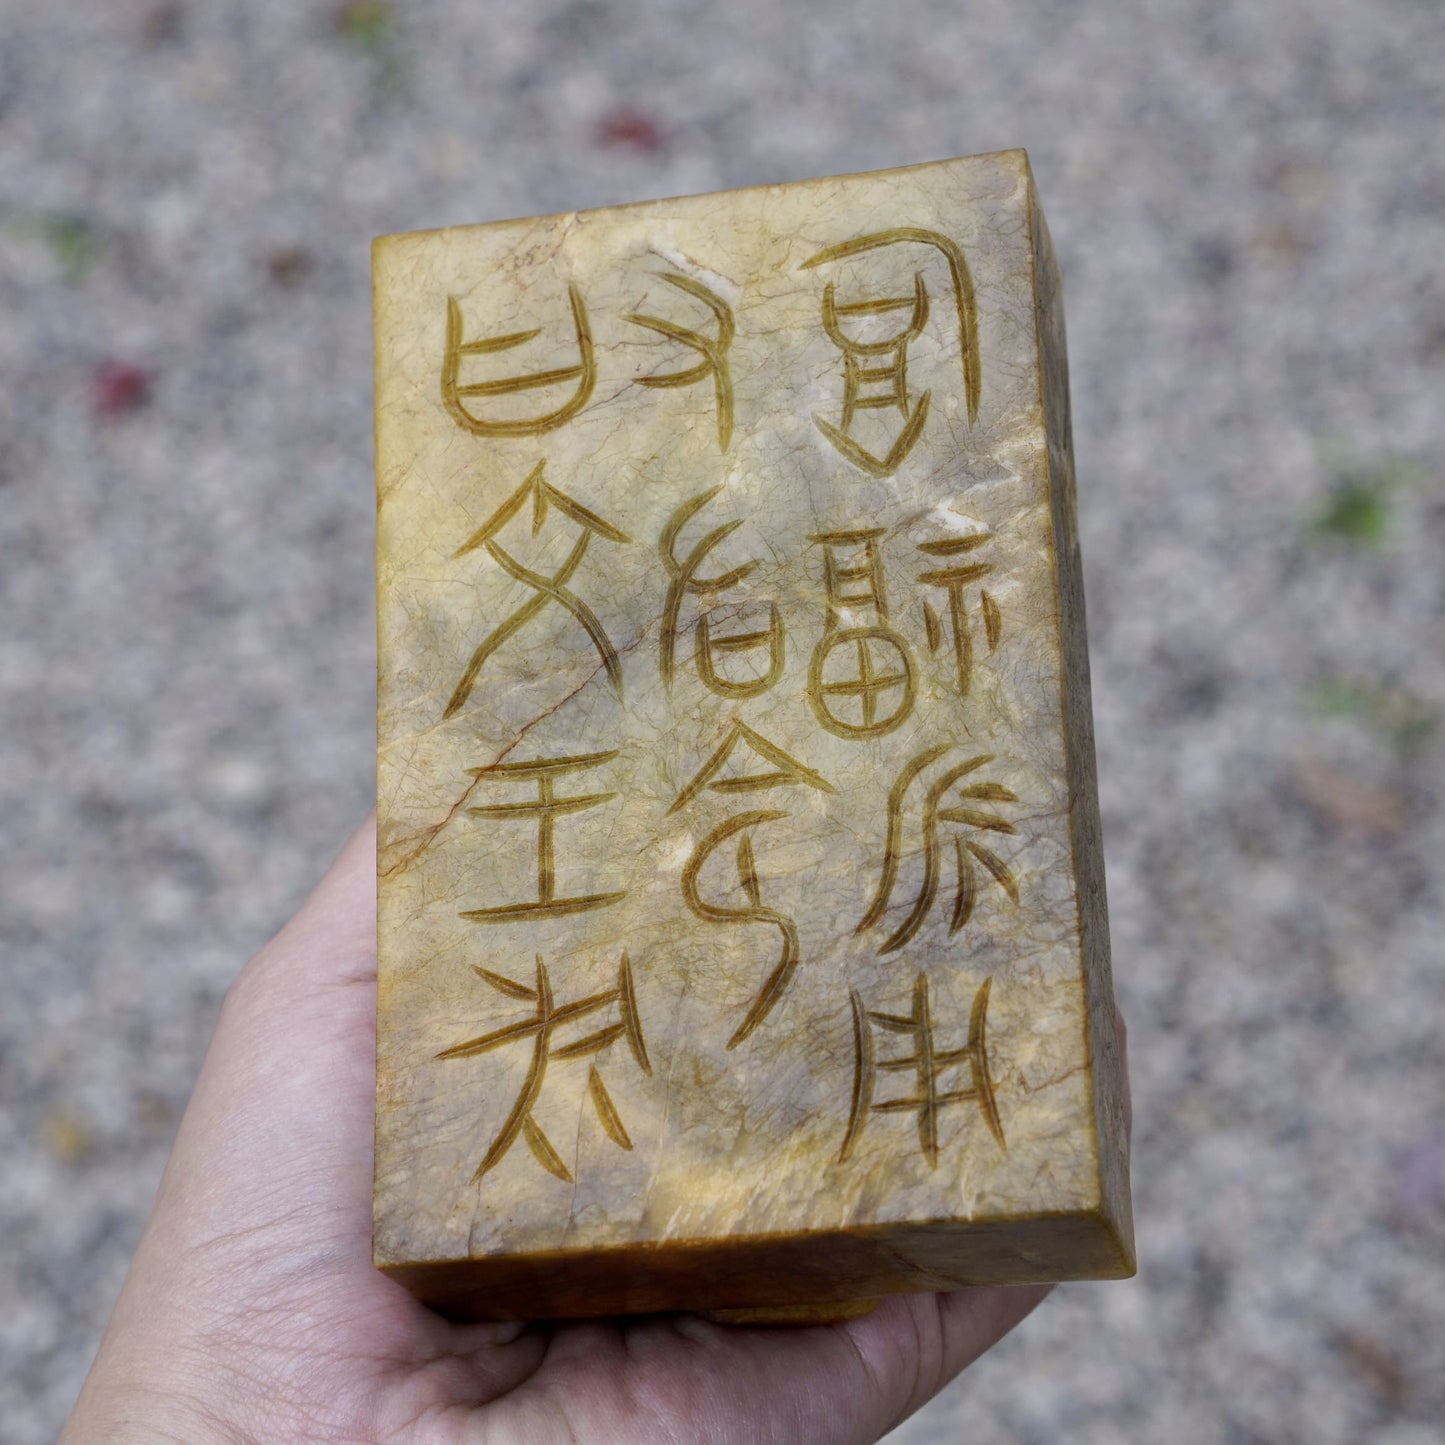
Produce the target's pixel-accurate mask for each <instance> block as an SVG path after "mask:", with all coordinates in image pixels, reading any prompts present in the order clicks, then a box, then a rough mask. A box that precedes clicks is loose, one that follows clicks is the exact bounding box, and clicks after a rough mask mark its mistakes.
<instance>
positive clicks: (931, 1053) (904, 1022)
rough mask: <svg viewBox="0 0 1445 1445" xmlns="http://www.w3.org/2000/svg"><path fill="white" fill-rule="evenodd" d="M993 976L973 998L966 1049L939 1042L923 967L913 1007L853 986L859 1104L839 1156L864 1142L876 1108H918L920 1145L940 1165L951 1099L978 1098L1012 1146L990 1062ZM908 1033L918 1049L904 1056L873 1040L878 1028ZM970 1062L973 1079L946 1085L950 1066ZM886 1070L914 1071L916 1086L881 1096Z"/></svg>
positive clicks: (994, 1129)
mask: <svg viewBox="0 0 1445 1445" xmlns="http://www.w3.org/2000/svg"><path fill="white" fill-rule="evenodd" d="M992 982H993V980H992V979H984V981H983V982H982V983H981V984H980V985H979V988H978V992H977V993H976V994H975V995H974V999H973V1012H972V1016H971V1018H970V1020H969V1028H968V1043H967V1044H965V1045H964V1046H963V1048H961V1049H949V1050H942V1049H940V1048H938V1046H937V1044H936V1042H935V1040H934V1034H933V1017H932V1014H931V1013H930V1011H929V1003H928V979H927V978H926V977H925V976H924V975H923V974H922V973H920V974H919V975H918V977H917V979H915V981H914V984H913V1009H912V1012H910V1013H907V1014H891V1013H884V1012H881V1011H880V1010H877V1009H870V1008H868V1007H866V1006H865V1005H864V1003H863V999H862V997H861V996H860V994H859V993H858V990H857V989H849V990H848V993H849V996H850V998H851V999H852V1003H853V1054H854V1071H853V1108H852V1111H851V1113H850V1114H849V1116H848V1132H847V1134H846V1135H845V1136H844V1139H843V1148H842V1150H841V1151H840V1152H839V1155H838V1162H839V1163H840V1164H842V1163H844V1162H845V1161H846V1160H847V1159H848V1157H849V1155H851V1154H852V1152H853V1149H854V1146H855V1145H856V1144H857V1143H858V1140H859V1137H860V1136H861V1135H862V1133H863V1129H864V1127H865V1126H866V1125H867V1123H868V1116H869V1115H870V1114H912V1115H913V1116H914V1119H915V1121H916V1124H917V1129H918V1147H919V1149H920V1150H922V1152H923V1155H924V1157H925V1158H926V1159H927V1160H928V1162H929V1164H930V1165H931V1166H932V1167H933V1168H935V1169H936V1168H937V1167H938V1115H939V1111H940V1110H942V1109H945V1108H947V1107H948V1106H949V1105H951V1104H966V1103H976V1104H977V1105H978V1107H979V1112H980V1113H982V1115H983V1117H984V1120H985V1122H986V1123H987V1124H988V1129H989V1133H991V1134H992V1135H993V1137H994V1138H995V1139H996V1140H997V1141H998V1146H999V1148H1000V1149H1003V1150H1005V1151H1007V1148H1008V1146H1007V1144H1006V1143H1005V1142H1004V1134H1003V1124H1002V1122H1001V1121H1000V1119H999V1115H998V1104H997V1101H996V1100H995V1098H994V1087H993V1077H992V1075H991V1074H990V1072H989V1063H988V1032H987V1026H988V995H989V988H990V985H991V984H992ZM875 1028H878V1029H882V1030H883V1031H884V1032H885V1033H894V1034H903V1035H905V1036H906V1037H907V1038H908V1039H909V1040H910V1042H911V1043H912V1046H913V1052H912V1053H910V1054H905V1055H903V1056H902V1057H893V1058H879V1057H878V1055H877V1052H876V1046H875V1044H874V1041H873V1030H874V1029H875ZM963 1064H967V1065H968V1067H969V1070H970V1073H971V1074H972V1083H971V1085H969V1086H966V1087H963V1088H954V1089H948V1088H944V1089H940V1088H939V1080H940V1077H941V1076H942V1075H943V1074H944V1073H945V1071H946V1070H949V1069H954V1068H958V1067H960V1066H961V1065H963ZM880 1073H911V1074H912V1075H913V1078H914V1089H915V1092H914V1093H912V1094H906V1095H904V1096H903V1097H901V1098H894V1099H882V1100H875V1098H874V1092H875V1089H876V1087H877V1083H878V1075H879V1074H880Z"/></svg>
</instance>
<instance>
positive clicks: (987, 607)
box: [918, 532, 1003, 697]
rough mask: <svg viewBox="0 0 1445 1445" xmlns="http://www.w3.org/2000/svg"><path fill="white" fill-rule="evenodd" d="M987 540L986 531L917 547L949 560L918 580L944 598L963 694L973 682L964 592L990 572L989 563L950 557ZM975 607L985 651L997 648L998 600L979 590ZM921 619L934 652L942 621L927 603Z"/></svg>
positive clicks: (999, 628)
mask: <svg viewBox="0 0 1445 1445" xmlns="http://www.w3.org/2000/svg"><path fill="white" fill-rule="evenodd" d="M988 541H989V534H988V533H987V532H983V533H978V534H976V535H974V536H971V537H950V538H949V539H948V540H947V541H943V542H921V543H919V546H918V550H919V551H920V552H922V553H923V554H924V555H925V556H928V557H938V558H946V559H950V560H947V561H945V562H944V564H943V565H942V566H941V567H936V568H933V569H932V570H930V571H927V572H920V573H919V574H918V580H919V581H920V582H923V583H925V584H927V585H928V586H930V587H941V588H942V589H943V590H944V592H945V594H946V595H947V598H948V626H949V631H950V632H951V633H952V635H953V662H954V669H955V672H956V675H957V678H958V690H959V692H960V694H961V695H962V696H964V697H967V696H968V690H969V687H970V685H971V684H972V682H973V632H972V623H971V620H970V618H969V612H968V605H967V602H966V600H965V596H964V594H965V592H966V591H967V589H968V588H969V587H970V586H972V585H973V583H975V582H977V581H979V580H981V579H982V578H984V577H987V576H988V574H989V573H990V572H992V571H993V565H992V564H991V563H989V562H954V561H952V560H951V559H952V558H954V557H957V556H958V555H959V554H960V553H968V552H972V551H974V550H975V549H977V548H979V547H982V546H983V545H984V544H985V543H986V542H988ZM978 600H979V610H980V612H981V613H982V616H983V630H984V637H985V639H986V640H987V643H988V650H989V653H990V654H992V653H993V652H994V651H995V649H996V648H997V647H998V643H999V637H1000V636H1001V634H1002V630H1003V623H1002V620H1001V618H1000V616H999V610H998V603H997V602H995V601H994V599H993V596H992V595H991V594H990V593H989V591H988V590H987V588H981V589H980V590H979V597H978ZM923 620H924V623H925V625H926V627H927V629H928V650H929V651H930V652H937V651H938V649H939V647H940V646H941V645H942V642H943V621H942V619H941V618H940V616H939V614H938V612H937V611H936V610H935V609H934V608H933V607H932V605H931V604H929V603H926V602H925V603H924V604H923Z"/></svg>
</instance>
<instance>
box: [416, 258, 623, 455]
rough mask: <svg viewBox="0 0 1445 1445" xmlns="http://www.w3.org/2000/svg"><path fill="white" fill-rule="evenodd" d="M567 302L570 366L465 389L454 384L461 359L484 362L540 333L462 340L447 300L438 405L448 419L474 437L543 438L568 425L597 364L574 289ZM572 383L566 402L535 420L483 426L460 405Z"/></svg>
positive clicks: (453, 305)
mask: <svg viewBox="0 0 1445 1445" xmlns="http://www.w3.org/2000/svg"><path fill="white" fill-rule="evenodd" d="M567 299H568V301H569V302H570V303H571V307H572V325H573V328H574V330H575V332H576V336H577V353H578V357H579V360H578V362H577V365H576V366H565V367H559V368H555V369H553V370H549V371H534V372H529V373H527V374H526V375H523V376H514V377H504V378H502V379H501V380H498V381H482V382H476V383H474V384H472V385H470V386H463V385H461V383H460V377H461V366H462V359H463V357H467V356H486V355H490V354H493V353H495V352H498V351H508V350H510V349H511V348H512V347H514V346H521V345H522V344H523V343H524V342H527V341H531V340H532V339H533V338H535V337H537V336H539V335H541V329H540V328H536V329H533V330H531V331H514V332H511V333H510V334H508V335H506V336H492V337H487V338H484V339H483V340H481V341H465V340H463V328H462V308H461V303H460V302H459V301H458V300H457V298H456V297H455V296H449V297H447V337H446V350H445V353H444V355H443V358H442V400H443V402H445V404H446V409H447V410H448V411H449V412H450V413H451V415H452V419H453V420H454V421H455V422H456V423H457V425H458V426H460V427H464V428H465V429H466V430H467V431H469V432H473V433H474V434H475V435H477V436H486V437H518V436H536V435H539V434H540V433H542V432H549V431H551V430H553V429H554V428H555V427H559V426H561V425H562V424H563V423H564V422H567V421H570V420H571V418H572V417H574V416H576V415H577V413H578V412H579V411H581V410H582V408H583V407H584V406H586V405H587V399H588V398H589V397H590V396H591V395H592V388H593V387H594V386H595V385H596V384H597V359H596V356H595V354H594V349H593V345H592V328H591V326H590V324H589V323H588V320H587V303H586V302H585V301H584V300H583V299H582V293H581V292H580V291H579V290H578V289H577V287H576V286H568V288H567ZM566 381H575V382H576V383H577V385H576V388H575V389H574V391H573V393H572V395H571V397H570V398H569V399H568V400H567V401H565V402H563V403H562V405H561V406H558V407H555V408H554V409H553V410H551V411H548V412H543V413H542V415H541V416H536V417H529V418H524V419H515V418H514V419H512V420H508V421H485V420H484V419H483V418H481V417H479V416H476V415H475V414H474V413H472V412H471V411H469V410H468V409H467V407H466V405H465V401H466V399H467V398H468V397H479V398H480V397H489V396H508V395H512V394H514V393H516V392H520V391H532V390H535V389H537V388H540V387H548V386H555V385H557V384H559V383H561V382H566Z"/></svg>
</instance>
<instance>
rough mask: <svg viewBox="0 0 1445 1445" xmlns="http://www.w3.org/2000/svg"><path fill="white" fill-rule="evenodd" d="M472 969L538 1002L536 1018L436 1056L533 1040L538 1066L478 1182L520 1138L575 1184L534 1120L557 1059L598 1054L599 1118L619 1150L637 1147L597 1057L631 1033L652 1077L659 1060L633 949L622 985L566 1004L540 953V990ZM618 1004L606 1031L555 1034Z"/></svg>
mask: <svg viewBox="0 0 1445 1445" xmlns="http://www.w3.org/2000/svg"><path fill="white" fill-rule="evenodd" d="M472 972H473V973H475V974H476V975H477V977H478V978H480V979H482V980H483V981H484V982H485V983H487V984H489V985H490V986H491V987H492V988H494V989H495V990H496V991H497V992H498V993H500V994H504V995H505V996H506V997H507V998H514V999H519V1000H524V1001H526V1002H528V1003H530V1004H531V1005H532V1006H533V1013H532V1016H531V1017H530V1018H525V1019H522V1020H521V1021H520V1022H519V1023H514V1024H508V1025H507V1026H506V1027H505V1028H500V1029H495V1030H493V1031H492V1032H491V1033H487V1034H483V1035H481V1037H480V1038H475V1039H468V1040H467V1041H466V1042H465V1043H461V1044H454V1045H453V1046H452V1047H451V1048H449V1049H443V1050H442V1051H441V1053H439V1054H438V1055H437V1056H436V1057H437V1058H438V1059H470V1058H474V1057H475V1056H476V1055H478V1054H485V1053H488V1052H490V1051H491V1050H492V1049H498V1048H502V1047H503V1046H505V1045H507V1044H512V1043H518V1042H520V1041H521V1040H523V1039H531V1041H532V1064H531V1067H530V1068H529V1069H528V1071H527V1079H526V1082H525V1083H524V1084H523V1085H522V1092H521V1093H520V1094H519V1095H518V1097H517V1101H516V1103H515V1104H513V1106H512V1109H511V1112H510V1113H509V1114H508V1115H507V1119H506V1122H505V1123H504V1124H503V1125H502V1128H501V1131H500V1132H499V1133H498V1135H497V1137H496V1139H494V1140H493V1141H492V1147H491V1148H490V1149H488V1150H487V1152H486V1156H485V1157H484V1158H483V1160H482V1162H481V1163H480V1164H479V1165H478V1166H477V1172H476V1173H475V1174H473V1175H472V1183H473V1184H475V1183H476V1182H477V1180H479V1179H480V1178H481V1177H482V1176H483V1175H484V1174H486V1173H487V1172H488V1171H489V1170H491V1169H494V1168H495V1167H496V1166H497V1165H498V1164H500V1163H501V1162H502V1159H503V1158H504V1157H505V1156H506V1153H507V1151H508V1150H509V1149H510V1148H511V1147H512V1145H513V1144H515V1143H516V1142H517V1139H518V1138H519V1137H521V1138H524V1139H525V1140H526V1141H527V1147H528V1148H529V1149H530V1150H531V1151H532V1156H533V1157H534V1158H535V1159H536V1161H537V1162H538V1163H539V1164H540V1165H541V1166H542V1167H543V1168H544V1169H545V1170H546V1171H547V1172H548V1173H549V1174H555V1175H556V1176H557V1178H558V1179H561V1180H563V1181H564V1182H565V1183H568V1184H570V1183H571V1182H572V1173H571V1170H569V1169H568V1168H567V1166H566V1164H564V1163H563V1162H562V1156H561V1155H560V1154H559V1153H558V1152H557V1150H556V1149H555V1148H554V1147H553V1144H552V1141H551V1140H550V1139H548V1137H547V1136H546V1134H544V1133H543V1132H542V1126H541V1125H540V1124H538V1123H537V1121H536V1119H534V1118H533V1117H532V1110H533V1108H534V1107H535V1105H536V1103H537V1100H538V1099H539V1098H540V1096H541V1093H542V1084H543V1081H544V1080H545V1078H546V1074H547V1063H548V1060H550V1059H586V1058H590V1059H593V1060H594V1063H593V1064H592V1067H591V1069H590V1071H589V1073H588V1076H587V1091H588V1093H589V1094H590V1095H591V1097H592V1104H593V1107H594V1108H595V1109H596V1111H597V1118H598V1120H599V1121H600V1122H601V1124H602V1127H603V1129H604V1130H605V1131H606V1132H607V1137H608V1138H609V1139H611V1140H612V1142H613V1143H614V1144H616V1145H617V1146H618V1148H620V1149H631V1148H632V1140H631V1139H630V1138H629V1137H628V1133H627V1130H626V1128H625V1127H624V1126H623V1123H622V1116H621V1115H620V1114H619V1113H618V1112H617V1106H616V1105H615V1104H614V1103H613V1102H612V1095H611V1094H610V1093H609V1092H608V1090H607V1085H606V1084H605V1083H603V1081H602V1075H601V1074H600V1073H599V1072H598V1070H597V1064H596V1062H595V1060H596V1059H597V1057H598V1056H599V1055H600V1054H602V1053H604V1052H605V1051H606V1050H607V1049H609V1048H611V1046H612V1045H613V1044H614V1043H616V1042H617V1040H618V1039H621V1038H625V1039H626V1040H627V1047H628V1048H629V1050H631V1053H632V1057H633V1059H634V1060H635V1061H636V1063H637V1067H638V1068H639V1069H641V1070H642V1072H643V1073H644V1074H651V1073H652V1065H651V1063H649V1062H648V1058H647V1045H646V1042H645V1041H644V1040H643V1037H642V1025H641V1022H640V1021H639V1019H638V1016H637V996H636V993H635V992H634V990H633V986H632V965H631V963H630V962H629V960H628V957H627V954H626V953H625V952H624V953H623V955H622V963H621V966H620V967H619V968H618V970H617V987H616V988H613V989H608V990H607V991H606V992H604V993H595V994H592V995H590V996H589V997H587V998H581V999H577V1000H576V1001H575V1002H573V1003H565V1004H558V1003H556V1002H555V1001H554V999H553V996H552V980H551V978H550V977H549V975H548V973H547V965H546V964H545V963H544V962H543V961H542V955H541V954H540V953H539V954H538V955H537V982H536V986H535V987H533V988H528V987H527V985H526V984H522V983H517V982H515V981H514V980H513V979H510V978H506V977H504V976H503V975H502V974H498V973H492V972H491V971H490V970H488V969H485V968H479V967H477V966H476V965H475V964H473V965H472ZM614 1004H615V1005H616V1006H617V1022H616V1023H612V1024H607V1025H605V1026H604V1027H602V1028H600V1029H593V1030H592V1032H590V1033H587V1034H585V1035H583V1036H582V1037H581V1038H578V1039H574V1040H573V1041H572V1042H571V1043H567V1044H558V1043H556V1042H555V1040H554V1038H553V1034H554V1032H555V1031H556V1030H557V1029H558V1028H561V1027H563V1026H564V1025H567V1024H571V1023H575V1022H577V1021H578V1020H579V1019H584V1018H588V1017H590V1016H591V1015H593V1014H595V1013H599V1012H600V1011H601V1010H603V1009H607V1008H611V1007H612V1006H613V1005H614Z"/></svg>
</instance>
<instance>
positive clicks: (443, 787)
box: [375, 151, 1133, 1320]
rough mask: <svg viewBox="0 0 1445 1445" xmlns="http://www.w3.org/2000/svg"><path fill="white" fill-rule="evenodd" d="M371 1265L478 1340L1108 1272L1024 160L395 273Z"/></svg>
mask: <svg viewBox="0 0 1445 1445" xmlns="http://www.w3.org/2000/svg"><path fill="white" fill-rule="evenodd" d="M375 291H376V415H377V484H378V508H379V512H378V517H379V521H378V527H379V536H378V559H377V573H378V578H377V585H378V600H379V610H380V620H379V626H380V646H381V661H380V683H379V709H378V717H379V721H378V727H379V756H378V788H377V791H378V813H379V827H380V842H379V856H378V873H379V878H380V902H379V913H380V917H379V944H380V990H379V1000H378V1015H379V1016H378V1036H377V1068H378V1079H377V1126H376V1189H375V1255H376V1262H377V1264H378V1266H379V1267H380V1268H382V1269H383V1270H385V1271H386V1272H387V1273H388V1274H391V1275H393V1276H394V1277H396V1278H398V1279H400V1280H402V1281H404V1282H405V1283H406V1284H407V1285H408V1286H410V1287H411V1288H412V1289H413V1290H415V1291H416V1293H417V1294H418V1295H420V1296H421V1297H422V1298H423V1299H425V1300H428V1301H430V1302H432V1303H434V1304H437V1305H438V1306H439V1307H441V1308H443V1309H445V1310H448V1311H450V1312H452V1313H455V1314H458V1315H468V1316H473V1317H477V1318H538V1317H557V1316H579V1315H601V1314H612V1313H622V1312H632V1311H643V1310H658V1309H699V1310H717V1311H734V1312H736V1313H734V1314H732V1315H730V1316H729V1315H724V1316H723V1317H725V1318H728V1317H730V1318H737V1319H747V1320H758V1319H767V1318H775V1319H778V1320H795V1319H816V1318H824V1317H829V1316H830V1315H832V1316H842V1315H845V1314H849V1313H856V1312H857V1310H858V1308H860V1306H859V1304H858V1302H859V1301H863V1300H869V1299H875V1298H877V1297H879V1296H881V1295H884V1294H887V1293H890V1292H894V1291H899V1290H920V1289H945V1288H950V1287H955V1286H959V1285H966V1284H974V1283H997V1282H1021V1281H1028V1280H1051V1279H1060V1278H1070V1277H1108V1276H1121V1275H1126V1274H1129V1273H1131V1272H1132V1270H1133V1240H1132V1227H1131V1222H1130V1212H1129V1191H1128V1164H1127V1146H1126V1142H1125V1137H1124V1124H1123V1110H1122V1096H1121V1084H1122V1081H1121V1074H1120V1062H1119V1055H1118V1045H1117V1040H1116V1037H1115V1022H1114V1005H1113V998H1112V993H1111V985H1110V976H1109V949H1108V936H1107V920H1106V913H1105V901H1104V880H1103V862H1102V852H1101V845H1100V837H1099V817H1098V803H1097V796H1096V788H1095V779H1094V749H1093V739H1092V733H1091V721H1090V709H1089V682H1088V663H1087V657H1086V653H1085V639H1084V615H1083V597H1082V592H1081V581H1080V566H1079V555H1078V547H1077V542H1076V536H1075V519H1074V495H1073V488H1074V480H1073V462H1072V457H1071V451H1070V439H1069V405H1068V383H1067V373H1066V362H1065V355H1064V329H1063V316H1062V311H1061V304H1060V298H1059V293H1058V279H1057V273H1056V269H1055V264H1054V260H1053V256H1052V252H1051V249H1050V243H1049V238H1048V232H1047V230H1046V228H1045V226H1044V221H1043V217H1042V214H1041V213H1040V210H1039V207H1038V202H1037V200H1036V197H1035V193H1034V187H1033V181H1032V177H1031V175H1030V172H1029V167H1028V161H1027V158H1026V157H1025V155H1024V153H1023V152H1022V151H1011V152H1004V153H1001V154H998V155H989V156H980V157H976V158H971V159H965V160H954V161H943V162H939V163H937V164H931V165H922V166H914V167H910V168H908V169H904V170H896V171H885V172H880V173H878V174H873V175H861V176H849V177H843V178H840V179H836V180H819V181H813V182H809V183H806V184H800V185H787V186H766V187H759V188H757V189H753V190H744V191H735V192H731V193H727V194H723V195H711V196H694V197H689V198H687V199H683V200H670V201H657V202H650V203H647V204H643V205H634V206H622V207H618V208H615V209H611V210H603V211H594V212H587V213H582V214H577V215H566V216H550V217H545V218H542V219H537V220H523V221H509V222H504V223H499V224H494V225H479V226H462V227H456V228H453V229H449V230H442V231H432V232H423V233H419V234H415V235H402V236H389V237H385V238H383V239H381V240H379V241H378V242H377V243H376V250H375Z"/></svg>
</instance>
